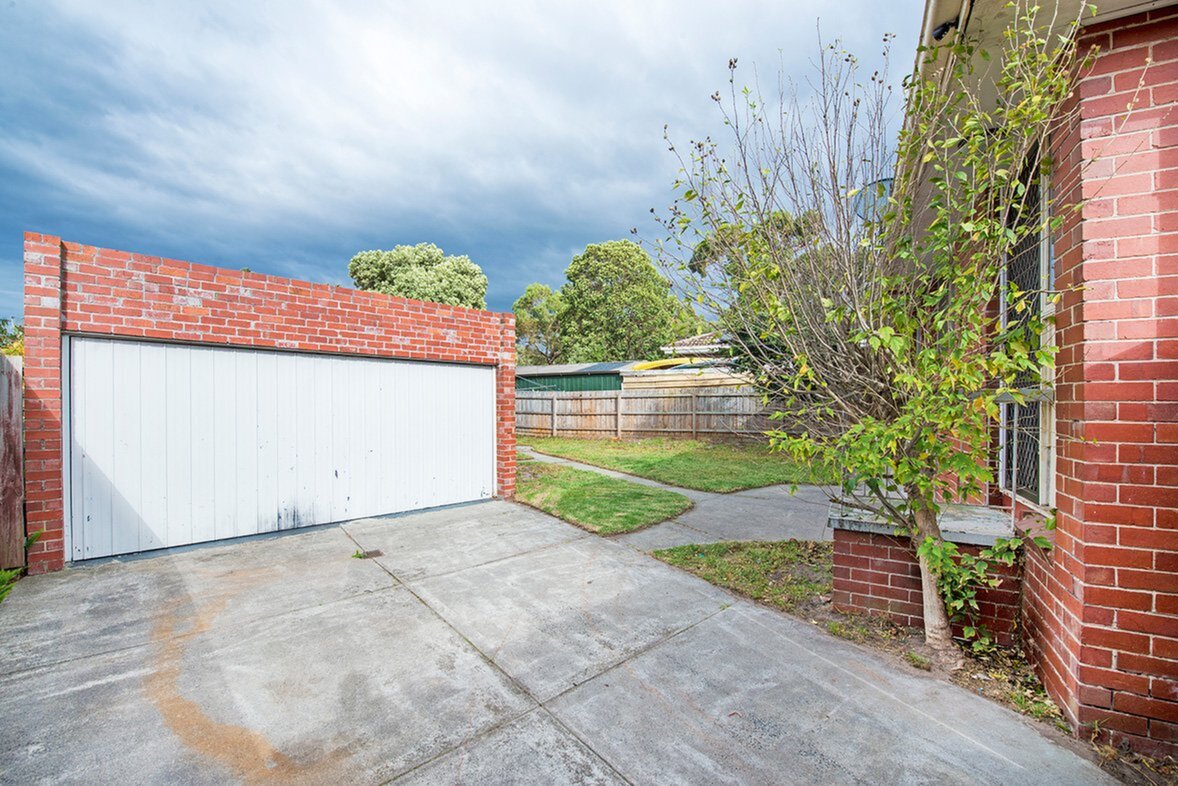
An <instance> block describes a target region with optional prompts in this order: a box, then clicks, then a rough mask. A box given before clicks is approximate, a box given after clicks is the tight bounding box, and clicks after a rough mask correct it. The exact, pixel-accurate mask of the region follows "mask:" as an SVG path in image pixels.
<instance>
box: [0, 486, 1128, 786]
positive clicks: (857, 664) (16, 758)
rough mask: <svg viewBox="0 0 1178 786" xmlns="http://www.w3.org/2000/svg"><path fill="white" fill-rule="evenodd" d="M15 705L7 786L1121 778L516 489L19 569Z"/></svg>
mask: <svg viewBox="0 0 1178 786" xmlns="http://www.w3.org/2000/svg"><path fill="white" fill-rule="evenodd" d="M358 548H362V549H365V550H370V549H376V550H380V551H382V552H383V556H381V557H376V558H374V559H353V558H352V554H353V553H354V552H355V551H356V550H357V549H358ZM0 718H3V723H2V724H0V781H3V782H12V783H27V782H35V781H47V782H56V781H63V782H72V783H88V784H94V783H116V782H117V783H225V782H240V781H244V782H249V783H259V782H271V781H272V782H284V783H285V782H303V783H324V782H350V783H352V782H354V783H382V782H387V781H395V782H397V783H456V782H464V783H507V782H511V783H537V784H540V783H543V784H555V783H625V782H632V783H858V782H870V783H931V782H937V783H1004V784H1015V783H1027V784H1031V783H1036V784H1039V783H1068V784H1084V783H1103V782H1106V781H1107V779H1106V778H1105V776H1104V775H1103V774H1102V773H1101V772H1100V771H1099V770H1098V769H1096V768H1095V767H1094V766H1093V765H1092V764H1090V763H1089V762H1088V761H1086V760H1085V759H1083V758H1080V757H1079V756H1077V755H1075V754H1074V753H1072V752H1071V751H1070V750H1068V749H1067V748H1065V747H1063V746H1061V745H1059V744H1056V743H1055V742H1053V741H1051V740H1049V739H1048V738H1046V737H1044V736H1041V735H1040V734H1039V733H1038V732H1037V731H1036V730H1035V728H1033V727H1032V725H1031V724H1029V723H1028V722H1025V721H1024V720H1023V719H1021V718H1020V717H1018V716H1017V715H1015V714H1013V713H1011V712H1008V711H1007V710H1005V709H1003V708H1001V707H998V706H996V705H994V704H991V703H990V702H987V701H985V700H983V699H981V698H979V697H976V696H973V695H971V694H969V693H967V692H965V691H962V690H960V689H958V688H956V687H953V686H951V685H947V684H945V683H942V682H939V681H936V680H934V679H930V678H927V677H924V676H922V675H920V674H917V673H914V672H909V671H906V670H903V669H901V668H897V667H896V666H893V665H890V664H889V663H886V662H884V661H883V660H881V659H879V658H877V657H875V655H874V654H872V653H869V652H865V651H863V650H860V649H858V648H856V647H854V646H852V645H849V644H847V643H845V642H842V641H839V640H837V639H834V638H831V637H829V636H826V635H824V634H823V633H821V632H819V631H817V630H816V629H814V628H813V627H812V626H810V625H807V624H806V623H804V622H801V621H798V620H795V619H792V618H789V617H786V616H783V615H780V614H777V613H775V612H773V611H770V610H767V609H764V608H761V607H758V606H756V605H754V604H752V603H748V602H746V601H743V600H740V599H738V598H735V597H734V596H732V595H729V594H728V593H726V592H724V591H721V590H718V589H716V588H714V587H712V586H711V585H709V584H707V583H705V582H703V581H700V580H698V579H695V578H693V577H691V576H689V575H687V574H685V573H682V572H679V571H677V570H675V569H673V568H671V567H668V566H666V565H663V564H661V563H659V562H657V561H656V560H654V559H652V558H650V557H648V556H646V555H645V554H643V553H641V552H640V551H638V550H636V549H635V548H631V547H629V546H626V545H624V544H621V543H617V542H611V541H609V540H605V539H601V538H598V537H596V536H593V535H588V534H586V533H584V532H582V531H580V530H578V529H575V528H573V527H570V526H568V525H565V524H564V523H562V522H560V521H557V520H555V519H552V518H550V517H548V516H545V515H543V514H540V513H537V512H535V511H532V510H530V509H528V508H524V507H522V506H517V505H513V504H509V503H505V502H490V503H484V504H480V505H472V506H467V507H460V508H452V509H448V510H439V511H433V512H428V513H421V514H415V515H410V516H403V517H396V518H387V519H371V520H366V521H360V522H353V523H350V524H346V525H344V526H342V527H328V528H321V529H316V530H311V531H306V532H301V533H292V534H286V535H283V536H280V537H272V538H262V539H255V540H250V541H244V542H238V543H233V544H228V545H220V546H216V547H210V548H196V549H191V550H187V551H182V552H176V553H170V554H161V555H158V556H155V557H150V558H144V559H137V560H128V561H122V562H113V563H108V564H103V565H93V566H88V567H84V568H78V569H74V570H69V571H65V572H62V573H59V574H56V575H50V576H39V577H34V578H30V579H27V580H25V581H22V582H20V583H19V584H18V585H17V587H16V589H15V590H14V592H13V593H12V595H11V596H10V597H9V599H8V600H7V601H6V602H5V603H3V604H2V605H0Z"/></svg>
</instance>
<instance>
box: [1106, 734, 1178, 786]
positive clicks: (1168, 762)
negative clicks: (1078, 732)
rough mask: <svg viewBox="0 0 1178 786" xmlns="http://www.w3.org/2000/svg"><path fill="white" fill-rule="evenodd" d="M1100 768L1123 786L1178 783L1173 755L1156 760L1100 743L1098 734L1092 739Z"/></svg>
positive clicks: (1176, 762)
mask: <svg viewBox="0 0 1178 786" xmlns="http://www.w3.org/2000/svg"><path fill="white" fill-rule="evenodd" d="M1090 742H1091V744H1092V750H1093V751H1094V752H1095V753H1096V756H1097V758H1098V761H1097V764H1099V765H1100V768H1101V769H1102V770H1104V771H1105V772H1107V773H1108V774H1109V775H1111V776H1113V777H1114V778H1116V779H1117V780H1119V781H1121V782H1123V783H1129V784H1132V785H1133V786H1175V784H1178V760H1175V759H1174V757H1173V756H1163V757H1161V758H1154V757H1152V756H1142V755H1141V754H1140V753H1134V752H1133V751H1131V750H1129V749H1128V748H1118V747H1114V746H1112V745H1109V744H1108V743H1106V742H1101V741H1100V732H1099V731H1095V732H1093V734H1092V738H1091V740H1090Z"/></svg>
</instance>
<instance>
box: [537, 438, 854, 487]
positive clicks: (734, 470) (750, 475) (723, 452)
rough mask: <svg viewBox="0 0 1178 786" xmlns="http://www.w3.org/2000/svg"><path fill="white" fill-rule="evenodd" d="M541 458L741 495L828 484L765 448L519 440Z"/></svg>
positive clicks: (658, 441)
mask: <svg viewBox="0 0 1178 786" xmlns="http://www.w3.org/2000/svg"><path fill="white" fill-rule="evenodd" d="M519 442H520V443H521V444H524V445H528V446H530V447H532V448H533V449H535V450H536V451H538V452H540V453H548V454H551V455H553V456H562V457H564V458H568V459H572V460H574V461H580V462H583V463H585V464H593V465H594V466H598V467H606V468H607V469H614V470H617V471H619V472H628V473H630V474H631V475H638V476H639V477H643V478H650V479H651V480H657V481H659V482H661V483H668V484H670V485H672V486H681V487H683V488H689V489H698V490H700V491H719V492H729V491H740V490H742V489H753V488H760V487H761V486H773V485H777V484H780V483H831V482H833V479H832V477H831V474H830V473H824V472H821V471H817V470H815V469H814V468H812V467H809V466H806V465H803V464H798V463H796V462H794V461H792V460H791V459H790V458H789V457H788V456H785V455H782V454H781V453H772V452H770V451H769V450H768V448H766V447H764V446H763V445H719V444H712V443H709V442H698V441H696V440H687V439H641V440H633V441H627V442H622V441H617V440H608V439H565V438H562V437H527V436H523V437H519Z"/></svg>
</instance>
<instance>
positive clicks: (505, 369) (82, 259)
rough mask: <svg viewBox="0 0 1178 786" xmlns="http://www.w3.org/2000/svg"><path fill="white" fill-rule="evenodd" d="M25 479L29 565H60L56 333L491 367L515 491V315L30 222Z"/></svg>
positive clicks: (507, 471)
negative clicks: (35, 535)
mask: <svg viewBox="0 0 1178 786" xmlns="http://www.w3.org/2000/svg"><path fill="white" fill-rule="evenodd" d="M24 258H25V479H26V500H27V501H26V506H27V507H26V511H27V519H28V528H29V530H30V531H37V530H45V534H44V535H43V536H42V537H41V539H40V540H39V541H38V542H37V544H36V545H35V546H34V547H33V549H32V550H31V551H30V555H29V570H30V572H33V573H39V572H44V571H48V570H57V569H59V568H61V567H62V565H63V564H64V559H65V553H64V530H63V526H64V521H63V515H62V430H61V424H62V411H61V406H62V398H61V341H62V334H63V333H72V334H82V333H84V334H90V335H107V336H128V337H136V338H145V339H159V340H166V341H180V342H190V343H203V344H223V345H231V346H240V347H255V348H273V349H291V350H304V351H311V352H329V353H339V354H349V355H368V356H374V357H390V358H405V359H413V360H435V361H457V362H464V363H478V364H485V365H493V366H495V367H496V369H497V372H496V384H497V388H498V393H497V395H498V401H497V405H496V407H497V417H498V442H497V462H498V467H497V469H498V482H499V488H498V493H499V495H500V496H501V497H505V498H510V497H511V496H512V495H513V494H514V491H515V318H514V316H513V315H511V314H497V313H492V312H489V311H479V310H475V309H468V308H458V307H455V306H444V305H440V304H437V303H422V302H419V301H416V300H407V299H405V298H398V297H391V296H388V295H381V294H377V293H374V292H362V291H358V290H354V289H347V288H344V287H337V286H331V285H327V284H311V283H307V282H304V281H293V280H291V279H286V278H278V277H276V276H266V275H261V274H258V273H244V272H240V271H236V270H226V269H223V268H215V267H209V266H206V265H195V264H192V263H190V262H178V261H175V260H170V259H160V258H159V257H150V256H145V255H141V254H131V253H128V252H126V251H112V250H110V249H105V248H95V247H93V246H83V245H80V244H77V243H69V242H62V241H61V239H60V238H57V237H53V236H51V235H40V234H35V233H27V234H26V235H25V246H24Z"/></svg>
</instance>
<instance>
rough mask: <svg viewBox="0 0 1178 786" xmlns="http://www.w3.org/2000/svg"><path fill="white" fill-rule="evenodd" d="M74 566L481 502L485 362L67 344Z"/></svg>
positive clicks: (488, 475)
mask: <svg viewBox="0 0 1178 786" xmlns="http://www.w3.org/2000/svg"><path fill="white" fill-rule="evenodd" d="M68 362H69V378H68V379H69V409H68V413H69V418H70V422H69V434H70V444H69V450H70V453H69V478H68V481H69V498H68V499H69V520H70V542H71V547H70V553H71V557H72V559H75V560H78V559H91V558H94V557H104V556H110V555H114V554H128V553H133V552H138V551H147V550H149V549H158V548H164V547H168V546H179V545H183V544H187V543H199V542H202V541H209V540H219V539H222V538H232V537H237V536H241V535H251V534H255V533H259V532H268V531H272V530H278V529H291V528H295V527H304V526H310V525H313V524H324V523H328V522H333V521H346V520H348V519H354V518H360V517H364V516H373V515H379V514H384V513H396V512H401V511H407V510H415V509H419V508H427V507H433V506H436V505H445V504H450V503H455V502H467V501H472V500H478V499H485V498H488V497H490V496H492V494H493V493H494V488H495V374H494V370H493V369H492V368H489V367H480V366H463V365H456V364H441V363H417V362H409V361H398V360H384V359H368V358H357V357H339V356H327V355H309V354H295V353H285V352H269V351H262V350H247V349H225V348H212V347H195V346H182V345H172V344H157V343H150V342H137V341H119V340H107V339H97V338H78V337H75V338H72V339H70V346H69V360H68Z"/></svg>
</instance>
